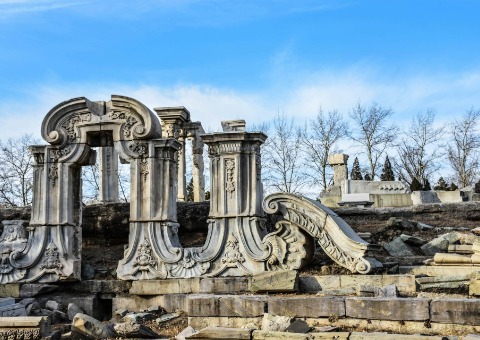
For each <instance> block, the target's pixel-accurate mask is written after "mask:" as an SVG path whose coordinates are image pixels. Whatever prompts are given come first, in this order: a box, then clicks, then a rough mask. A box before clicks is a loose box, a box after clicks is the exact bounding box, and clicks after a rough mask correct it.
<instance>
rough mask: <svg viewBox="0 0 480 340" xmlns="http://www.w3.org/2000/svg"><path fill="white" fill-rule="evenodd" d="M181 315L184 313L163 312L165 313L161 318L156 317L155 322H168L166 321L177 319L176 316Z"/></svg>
mask: <svg viewBox="0 0 480 340" xmlns="http://www.w3.org/2000/svg"><path fill="white" fill-rule="evenodd" d="M180 315H182V313H168V314H163V315H162V316H160V317H159V318H156V319H155V322H156V323H163V322H166V321H169V320H173V319H176V318H178V317H179V316H180Z"/></svg>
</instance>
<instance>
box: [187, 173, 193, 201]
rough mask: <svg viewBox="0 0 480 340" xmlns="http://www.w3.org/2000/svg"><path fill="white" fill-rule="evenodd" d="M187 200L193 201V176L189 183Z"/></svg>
mask: <svg viewBox="0 0 480 340" xmlns="http://www.w3.org/2000/svg"><path fill="white" fill-rule="evenodd" d="M187 202H193V177H192V179H190V182H188V185H187Z"/></svg>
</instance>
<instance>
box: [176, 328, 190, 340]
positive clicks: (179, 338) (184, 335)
mask: <svg viewBox="0 0 480 340" xmlns="http://www.w3.org/2000/svg"><path fill="white" fill-rule="evenodd" d="M194 333H195V329H193V327H191V326H188V327H187V328H185V329H184V330H183V331H181V332H180V333H178V334H177V336H176V337H175V340H185V339H186V338H187V337H189V336H190V335H192V334H194Z"/></svg>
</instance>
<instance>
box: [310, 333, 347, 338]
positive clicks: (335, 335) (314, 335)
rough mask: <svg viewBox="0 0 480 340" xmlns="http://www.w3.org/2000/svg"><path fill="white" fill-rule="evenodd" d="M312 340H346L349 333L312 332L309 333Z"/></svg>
mask: <svg viewBox="0 0 480 340" xmlns="http://www.w3.org/2000/svg"><path fill="white" fill-rule="evenodd" d="M310 335H311V336H312V339H314V340H348V337H349V336H350V333H349V332H312V333H310Z"/></svg>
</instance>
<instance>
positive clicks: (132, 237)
mask: <svg viewBox="0 0 480 340" xmlns="http://www.w3.org/2000/svg"><path fill="white" fill-rule="evenodd" d="M179 148H180V144H179V143H178V142H177V141H176V140H174V139H157V140H151V141H148V142H146V143H145V152H142V153H141V155H140V156H139V157H138V158H136V159H134V160H132V161H131V163H130V164H131V167H130V169H131V184H130V190H131V193H130V197H131V200H130V202H131V203H130V234H129V242H128V249H127V250H126V252H125V257H124V258H123V260H121V261H120V262H119V264H118V268H117V275H118V277H119V278H121V279H125V280H127V279H128V280H130V279H131V280H138V279H155V278H165V277H166V276H167V273H166V271H165V263H168V262H169V261H172V259H174V258H176V257H178V256H176V254H177V253H178V252H179V250H178V247H180V243H179V241H178V236H177V231H178V223H177V205H176V196H177V187H176V185H175V182H176V179H177V165H176V153H177V150H178V149H179Z"/></svg>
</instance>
